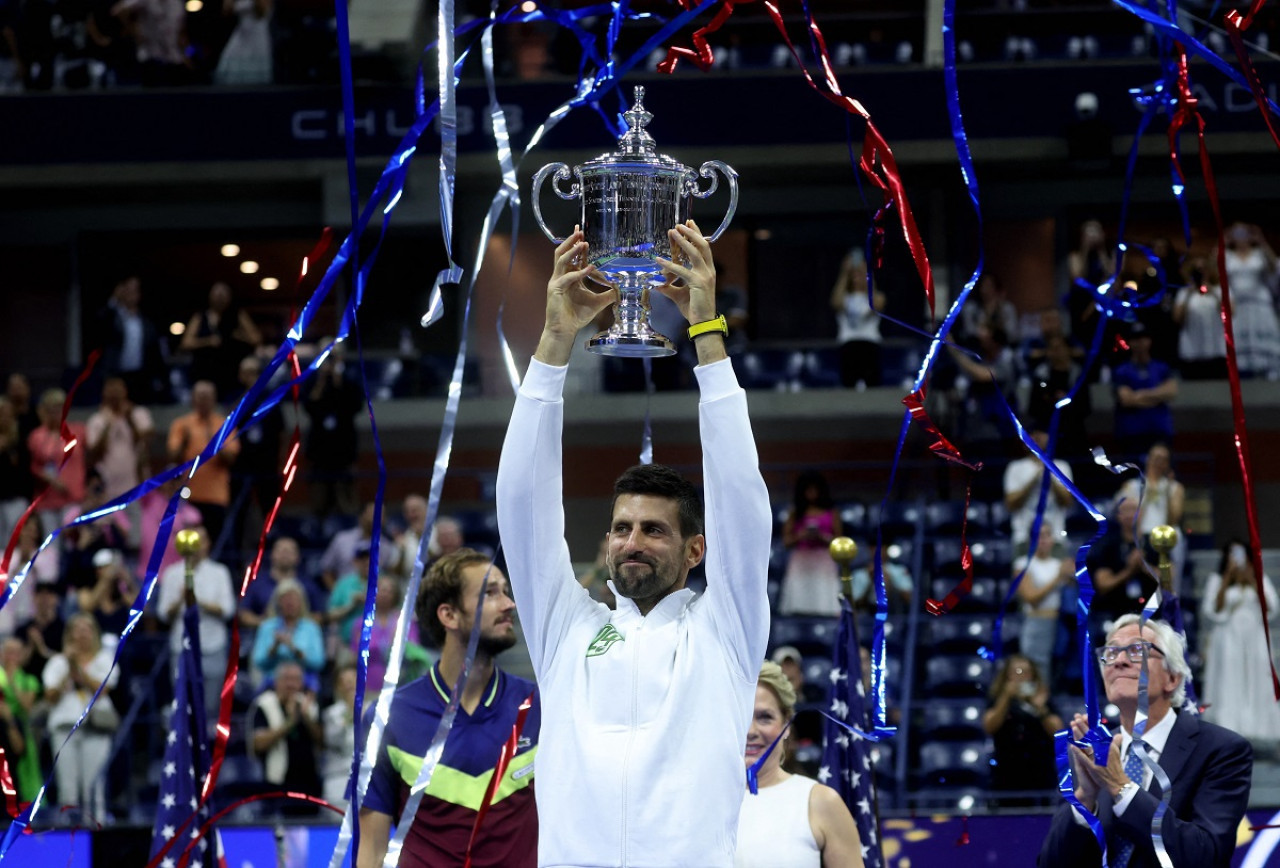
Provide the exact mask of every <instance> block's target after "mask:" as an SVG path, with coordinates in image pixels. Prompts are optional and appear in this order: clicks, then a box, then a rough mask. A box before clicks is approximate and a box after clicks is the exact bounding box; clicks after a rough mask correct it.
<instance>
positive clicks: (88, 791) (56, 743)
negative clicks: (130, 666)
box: [44, 612, 120, 818]
mask: <svg viewBox="0 0 1280 868" xmlns="http://www.w3.org/2000/svg"><path fill="white" fill-rule="evenodd" d="M119 674H120V673H119V672H118V671H116V670H114V669H112V668H111V652H110V651H108V650H106V649H105V648H103V647H102V641H101V637H100V636H99V634H98V622H97V621H95V620H94V619H93V616H92V615H88V614H85V613H83V612H81V613H79V614H76V615H72V616H71V617H70V618H69V619H67V629H66V632H65V634H64V639H63V642H62V651H61V652H60V653H58V654H55V655H54V656H53V657H52V658H50V660H49V662H48V663H46V664H45V667H44V693H45V698H46V700H48V702H49V708H50V710H49V724H48V726H49V736H50V738H51V740H52V744H53V749H54V751H57V750H58V749H59V748H60V747H61V748H62V755H61V756H60V757H59V758H58V764H57V766H55V767H54V771H55V772H56V774H57V782H58V801H59V802H60V803H62V804H64V805H75V806H77V807H79V808H80V809H81V810H83V811H84V812H85V813H86V814H87V815H88V816H89V817H91V818H101V817H103V816H104V814H105V812H106V807H107V800H106V792H105V787H104V785H103V781H102V777H101V772H102V769H103V766H105V765H106V763H107V759H108V757H109V755H110V752H111V739H112V734H113V733H114V732H115V730H116V729H117V728H118V727H119V726H120V715H119V714H118V713H117V712H116V708H115V705H114V704H113V703H112V701H111V696H110V692H111V690H112V689H114V688H115V686H116V682H117V681H118V680H119ZM103 679H106V682H107V683H106V687H104V688H103V690H102V695H101V696H99V697H98V701H97V702H96V703H94V706H93V709H92V710H91V711H90V712H89V716H88V717H87V718H86V719H85V722H84V724H83V725H82V726H81V727H80V728H79V729H78V730H76V734H75V735H74V736H72V738H71V741H69V742H67V744H66V746H65V747H63V744H62V743H63V741H65V740H66V737H67V734H68V733H70V732H71V728H72V727H73V726H75V724H76V721H77V720H79V719H80V714H81V712H83V711H84V707H85V706H86V705H88V704H89V699H90V697H92V696H93V692H94V691H95V690H97V689H98V685H99V684H101V683H102V681H103Z"/></svg>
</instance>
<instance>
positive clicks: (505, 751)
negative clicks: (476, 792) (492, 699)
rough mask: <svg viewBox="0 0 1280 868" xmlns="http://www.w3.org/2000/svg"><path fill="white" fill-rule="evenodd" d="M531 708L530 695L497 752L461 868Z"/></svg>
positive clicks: (466, 862)
mask: <svg viewBox="0 0 1280 868" xmlns="http://www.w3.org/2000/svg"><path fill="white" fill-rule="evenodd" d="M532 707H533V694H532V693H530V694H529V695H528V696H526V697H525V698H524V702H522V703H520V711H519V713H517V714H516V722H515V723H514V724H513V725H512V726H511V735H510V737H508V738H507V740H506V742H505V743H504V744H503V745H502V750H500V751H499V752H498V762H497V763H496V764H495V765H494V767H493V777H491V778H490V779H489V786H488V787H487V788H486V789H485V792H484V800H483V801H481V802H480V810H478V811H476V821H475V823H474V824H473V825H472V826H471V839H470V840H468V841H467V855H466V858H465V859H464V860H463V862H462V868H471V848H472V847H474V846H475V843H476V836H477V835H478V834H479V832H480V824H481V823H482V822H483V821H484V815H485V814H487V813H489V806H490V805H491V804H493V795H494V793H496V792H497V791H498V784H499V783H500V782H501V781H502V778H503V776H504V775H505V774H506V773H507V765H508V764H509V763H510V762H511V758H512V757H513V756H515V755H516V750H517V748H519V746H520V733H521V732H523V731H524V720H525V718H526V717H528V716H529V709H530V708H532Z"/></svg>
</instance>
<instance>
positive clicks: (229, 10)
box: [213, 0, 272, 85]
mask: <svg viewBox="0 0 1280 868" xmlns="http://www.w3.org/2000/svg"><path fill="white" fill-rule="evenodd" d="M271 5H272V4H271V0H223V2H222V14H223V15H226V16H230V15H234V16H236V27H235V30H233V31H231V38H230V39H228V40H227V44H226V46H225V47H224V48H223V49H222V56H221V57H219V58H218V68H217V69H215V70H214V73H213V80H214V82H215V83H216V84H235V85H245V84H270V83H271V66H272V64H271V52H272V46H271Z"/></svg>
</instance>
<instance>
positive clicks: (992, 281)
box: [960, 271, 1018, 343]
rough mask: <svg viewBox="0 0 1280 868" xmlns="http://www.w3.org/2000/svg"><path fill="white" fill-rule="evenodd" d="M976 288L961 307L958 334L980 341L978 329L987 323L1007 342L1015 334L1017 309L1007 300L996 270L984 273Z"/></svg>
mask: <svg viewBox="0 0 1280 868" xmlns="http://www.w3.org/2000/svg"><path fill="white" fill-rule="evenodd" d="M977 290H978V291H977V293H976V297H971V298H970V299H969V301H968V302H967V303H966V304H965V306H964V307H963V308H961V309H960V327H961V333H962V334H963V335H964V337H965V338H967V339H968V340H972V341H979V342H981V331H982V328H983V326H986V327H988V328H989V329H998V330H999V331H1000V332H1001V333H1003V334H1004V336H1005V339H1006V341H1008V342H1010V343H1011V342H1013V341H1014V340H1015V339H1016V338H1017V335H1018V309H1017V308H1016V307H1014V306H1013V302H1011V301H1009V297H1008V296H1007V295H1006V294H1005V291H1004V286H1002V285H1001V283H1000V279H999V278H998V277H996V275H995V272H992V271H985V272H983V274H982V276H981V277H980V278H978V286H977Z"/></svg>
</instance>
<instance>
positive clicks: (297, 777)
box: [248, 661, 324, 817]
mask: <svg viewBox="0 0 1280 868" xmlns="http://www.w3.org/2000/svg"><path fill="white" fill-rule="evenodd" d="M248 718H249V732H250V733H252V735H251V737H250V741H249V749H250V752H251V753H252V754H253V755H254V756H256V757H258V758H259V759H260V760H261V762H262V771H263V779H264V780H265V781H266V782H267V783H268V784H271V785H272V786H273V787H276V788H279V789H283V790H287V791H289V792H293V793H304V794H306V795H309V796H319V795H320V775H319V773H318V772H317V767H316V760H317V753H316V748H318V747H319V746H320V745H322V744H323V743H324V732H323V731H322V730H321V728H320V715H319V712H318V711H317V709H316V699H315V695H314V694H313V693H312V692H311V691H309V690H307V689H306V686H305V683H304V681H303V676H302V667H301V666H299V665H298V664H297V663H293V662H291V661H285V662H283V663H281V664H280V665H279V666H278V667H276V673H275V679H274V680H273V681H272V684H271V686H270V687H269V688H268V689H266V690H264V691H262V692H261V693H259V694H258V695H257V696H256V697H254V700H253V702H252V703H250V705H249V711H248ZM280 813H281V814H284V815H285V816H293V817H296V816H311V815H314V814H315V813H316V806H315V805H313V804H311V803H310V802H301V801H296V800H293V799H290V800H288V801H286V802H284V803H283V804H282V805H281V807H280Z"/></svg>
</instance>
